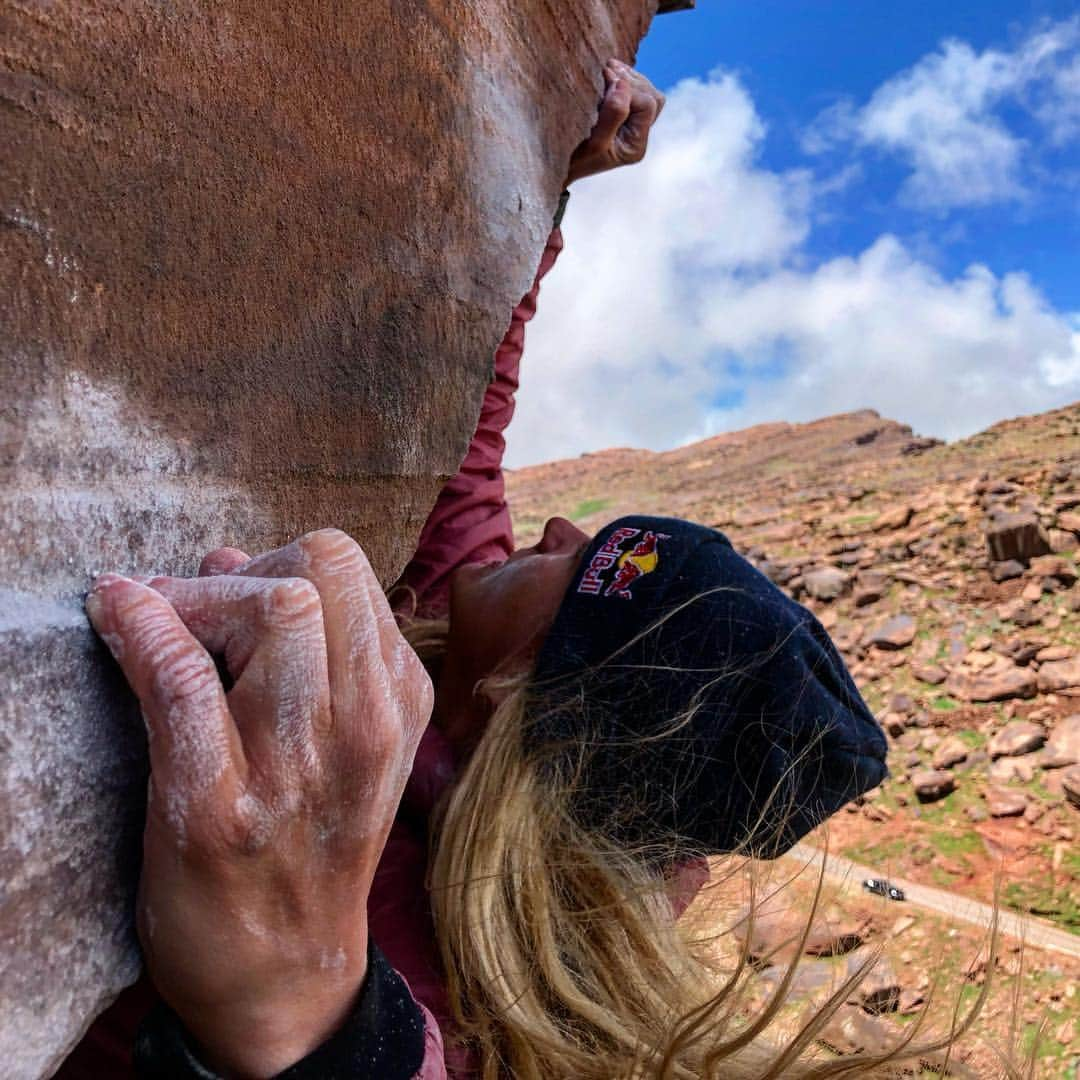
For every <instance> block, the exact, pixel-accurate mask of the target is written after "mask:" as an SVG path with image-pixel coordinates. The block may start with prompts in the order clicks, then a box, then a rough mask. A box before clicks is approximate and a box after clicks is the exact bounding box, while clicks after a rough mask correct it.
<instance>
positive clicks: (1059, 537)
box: [1046, 529, 1080, 555]
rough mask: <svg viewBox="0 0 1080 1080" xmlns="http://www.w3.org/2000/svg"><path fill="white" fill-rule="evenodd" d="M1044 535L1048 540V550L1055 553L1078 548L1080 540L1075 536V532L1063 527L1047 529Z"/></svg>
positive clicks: (1058, 553)
mask: <svg viewBox="0 0 1080 1080" xmlns="http://www.w3.org/2000/svg"><path fill="white" fill-rule="evenodd" d="M1046 535H1047V537H1048V539H1049V540H1050V550H1051V551H1052V552H1054V554H1055V555H1060V554H1063V553H1065V552H1067V551H1076V550H1077V548H1080V540H1078V539H1077V538H1076V533H1073V532H1067V531H1066V530H1065V529H1047V531H1046Z"/></svg>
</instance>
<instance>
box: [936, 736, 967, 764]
mask: <svg viewBox="0 0 1080 1080" xmlns="http://www.w3.org/2000/svg"><path fill="white" fill-rule="evenodd" d="M967 756H968V746H967V743H965V742H964V741H963V739H961V738H959V737H958V736H956V735H950V736H949V737H948V738H947V739H945V740H944V741H943V742H942V743H941V744H940V745H939V746H938V747H937V749H936V750H935V751H934V758H933V764H934V768H935V769H951V768H952V767H953V766H954V765H959V764H960V762H962V761H964V760H966V758H967Z"/></svg>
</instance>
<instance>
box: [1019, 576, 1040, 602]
mask: <svg viewBox="0 0 1080 1080" xmlns="http://www.w3.org/2000/svg"><path fill="white" fill-rule="evenodd" d="M1042 594H1043V586H1042V583H1041V582H1039V581H1029V582H1028V583H1027V584H1026V585H1025V586H1024V588H1023V589H1022V590H1021V592H1020V599H1021V600H1023V601H1025V602H1026V603H1028V604H1034V603H1037V602H1038V601H1039V600H1040V599H1042Z"/></svg>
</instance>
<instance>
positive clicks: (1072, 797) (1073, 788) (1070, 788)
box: [1061, 765, 1080, 809]
mask: <svg viewBox="0 0 1080 1080" xmlns="http://www.w3.org/2000/svg"><path fill="white" fill-rule="evenodd" d="M1061 790H1062V792H1063V793H1064V795H1065V798H1066V799H1068V800H1069V802H1071V803H1072V804H1073V806H1075V807H1077V809H1080V765H1070V766H1069V767H1068V768H1067V769H1066V770H1065V771H1064V772H1063V773H1062V774H1061Z"/></svg>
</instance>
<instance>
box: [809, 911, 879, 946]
mask: <svg viewBox="0 0 1080 1080" xmlns="http://www.w3.org/2000/svg"><path fill="white" fill-rule="evenodd" d="M869 929H870V919H868V918H862V919H857V918H853V917H852V916H851V915H849V914H847V913H846V912H844V911H841V910H840V909H839V908H835V907H834V908H830V909H829V910H828V911H826V912H825V913H824V915H823V916H822V917H820V918H819V919H818V920H817V921H816V922H815V923H814V925H813V926H812V927H811V928H810V933H809V935H808V936H807V939H806V945H805V947H804V949H803V951H804V952H805V953H806V954H807V955H809V956H843V955H844V954H845V953H849V952H854V950H855V949H857V948H859V947H860V946H861V945H863V944H864V943H865V941H866V934H867V931H868V930H869Z"/></svg>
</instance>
